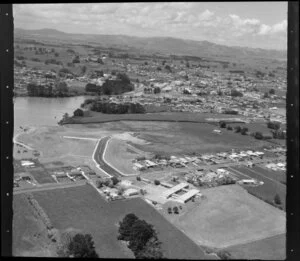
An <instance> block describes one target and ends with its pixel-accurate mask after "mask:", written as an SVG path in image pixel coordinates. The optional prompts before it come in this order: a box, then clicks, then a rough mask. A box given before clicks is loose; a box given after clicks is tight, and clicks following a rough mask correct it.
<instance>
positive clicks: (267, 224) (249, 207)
mask: <svg viewBox="0 0 300 261" xmlns="http://www.w3.org/2000/svg"><path fill="white" fill-rule="evenodd" d="M201 193H202V194H203V195H204V196H205V197H206V199H204V200H202V201H201V203H200V205H199V206H197V207H195V208H193V209H192V210H190V211H188V212H187V213H185V214H183V215H182V216H179V217H178V218H177V219H176V220H173V222H174V224H175V225H176V226H177V227H179V228H181V229H183V230H184V231H185V233H186V234H187V235H188V236H189V237H190V238H192V239H193V240H194V241H195V242H197V243H198V244H200V245H205V246H208V247H216V248H224V247H229V246H233V245H236V244H243V243H249V242H252V241H255V240H259V239H263V238H266V237H270V236H275V235H278V234H282V233H284V232H285V226H286V218H285V213H284V212H283V211H281V210H279V209H277V208H274V207H273V206H271V205H269V204H267V203H265V202H263V201H261V200H259V199H257V198H256V197H254V196H252V195H250V194H249V193H247V191H246V190H244V189H243V188H242V187H240V186H238V185H227V186H221V187H216V188H210V189H205V190H202V191H201ZM249 258H251V257H249Z"/></svg>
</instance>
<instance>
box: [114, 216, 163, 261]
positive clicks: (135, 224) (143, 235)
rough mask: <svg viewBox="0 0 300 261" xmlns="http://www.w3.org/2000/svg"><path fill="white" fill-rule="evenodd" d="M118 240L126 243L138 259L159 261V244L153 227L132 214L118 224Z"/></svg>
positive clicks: (160, 253)
mask: <svg viewBox="0 0 300 261" xmlns="http://www.w3.org/2000/svg"><path fill="white" fill-rule="evenodd" d="M118 240H124V241H127V242H128V247H129V248H130V249H131V250H132V252H133V253H134V255H135V257H136V258H138V259H144V258H145V259H161V258H163V255H162V251H161V242H160V241H159V240H158V238H157V235H156V232H155V230H154V229H153V226H152V225H150V224H148V223H147V222H146V221H145V220H140V219H139V218H138V217H137V216H136V215H134V214H128V215H126V216H125V217H124V219H123V220H122V221H121V222H120V223H119V236H118Z"/></svg>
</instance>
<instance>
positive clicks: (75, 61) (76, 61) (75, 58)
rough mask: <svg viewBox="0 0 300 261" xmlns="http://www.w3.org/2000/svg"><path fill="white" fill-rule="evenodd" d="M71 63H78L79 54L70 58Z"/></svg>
mask: <svg viewBox="0 0 300 261" xmlns="http://www.w3.org/2000/svg"><path fill="white" fill-rule="evenodd" d="M72 63H80V59H79V56H78V55H76V56H75V57H74V58H73V60H72Z"/></svg>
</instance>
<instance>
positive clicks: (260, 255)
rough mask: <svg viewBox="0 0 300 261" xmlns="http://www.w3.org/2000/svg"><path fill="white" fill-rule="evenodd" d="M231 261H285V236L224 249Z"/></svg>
mask: <svg viewBox="0 0 300 261" xmlns="http://www.w3.org/2000/svg"><path fill="white" fill-rule="evenodd" d="M226 251H228V252H229V253H230V254H231V258H232V259H250V258H251V259H263V260H284V259H286V234H281V235H278V236H274V237H270V238H265V239H262V240H257V241H254V242H251V243H248V244H241V245H236V246H232V247H229V248H227V249H226Z"/></svg>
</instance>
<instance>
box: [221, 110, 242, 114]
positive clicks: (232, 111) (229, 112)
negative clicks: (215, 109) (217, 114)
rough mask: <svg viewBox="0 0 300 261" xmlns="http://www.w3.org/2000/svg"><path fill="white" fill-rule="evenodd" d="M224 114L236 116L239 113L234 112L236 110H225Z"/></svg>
mask: <svg viewBox="0 0 300 261" xmlns="http://www.w3.org/2000/svg"><path fill="white" fill-rule="evenodd" d="M224 114H232V115H237V114H239V112H238V111H236V110H225V111H224Z"/></svg>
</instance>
